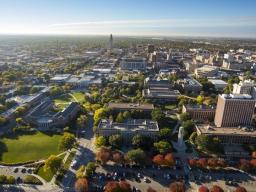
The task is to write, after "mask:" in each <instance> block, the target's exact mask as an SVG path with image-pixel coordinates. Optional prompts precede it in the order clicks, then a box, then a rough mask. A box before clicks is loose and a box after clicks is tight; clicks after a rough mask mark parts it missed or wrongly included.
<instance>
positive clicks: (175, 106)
mask: <svg viewBox="0 0 256 192" xmlns="http://www.w3.org/2000/svg"><path fill="white" fill-rule="evenodd" d="M164 108H165V109H168V110H173V109H176V108H177V105H176V104H169V105H165V106H164Z"/></svg>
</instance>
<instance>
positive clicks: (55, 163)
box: [44, 155, 62, 173]
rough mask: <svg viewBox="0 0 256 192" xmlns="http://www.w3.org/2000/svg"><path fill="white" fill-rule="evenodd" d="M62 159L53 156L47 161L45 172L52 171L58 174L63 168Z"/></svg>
mask: <svg viewBox="0 0 256 192" xmlns="http://www.w3.org/2000/svg"><path fill="white" fill-rule="evenodd" d="M61 163H62V159H61V158H60V157H57V156H56V155H51V156H50V157H48V159H46V160H45V164H44V170H45V171H47V170H50V171H51V172H52V173H56V172H57V171H58V170H59V168H60V167H61Z"/></svg>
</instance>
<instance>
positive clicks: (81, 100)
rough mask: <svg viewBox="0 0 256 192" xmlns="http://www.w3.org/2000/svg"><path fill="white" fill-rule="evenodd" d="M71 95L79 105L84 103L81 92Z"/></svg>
mask: <svg viewBox="0 0 256 192" xmlns="http://www.w3.org/2000/svg"><path fill="white" fill-rule="evenodd" d="M72 95H73V96H74V97H75V98H76V100H77V101H78V102H79V103H83V102H84V101H85V98H84V93H82V92H74V93H72Z"/></svg>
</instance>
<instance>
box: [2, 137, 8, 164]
mask: <svg viewBox="0 0 256 192" xmlns="http://www.w3.org/2000/svg"><path fill="white" fill-rule="evenodd" d="M5 152H8V148H7V146H6V144H5V143H4V142H2V141H0V161H2V157H3V154H4V153H5Z"/></svg>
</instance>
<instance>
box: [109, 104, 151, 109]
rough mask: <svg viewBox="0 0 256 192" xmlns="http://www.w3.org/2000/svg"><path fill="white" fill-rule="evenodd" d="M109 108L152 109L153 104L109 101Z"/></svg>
mask: <svg viewBox="0 0 256 192" xmlns="http://www.w3.org/2000/svg"><path fill="white" fill-rule="evenodd" d="M108 106H109V108H112V109H141V110H153V109H154V105H153V104H147V103H112V102H111V103H109V104H108Z"/></svg>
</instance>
